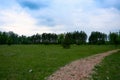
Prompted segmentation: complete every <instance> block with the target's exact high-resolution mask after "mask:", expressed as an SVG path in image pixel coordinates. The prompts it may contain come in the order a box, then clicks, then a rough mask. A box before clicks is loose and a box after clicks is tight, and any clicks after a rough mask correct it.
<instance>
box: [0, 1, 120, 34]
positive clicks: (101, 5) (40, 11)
mask: <svg viewBox="0 0 120 80" xmlns="http://www.w3.org/2000/svg"><path fill="white" fill-rule="evenodd" d="M76 30H78V31H81V30H83V31H85V32H86V33H87V34H89V33H90V32H91V31H101V32H105V33H109V32H110V31H119V30H120V0H0V31H13V32H15V33H17V34H19V35H22V34H23V35H32V34H35V33H40V34H41V33H44V32H47V33H64V32H71V31H76Z"/></svg>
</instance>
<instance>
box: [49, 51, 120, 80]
mask: <svg viewBox="0 0 120 80" xmlns="http://www.w3.org/2000/svg"><path fill="white" fill-rule="evenodd" d="M117 51H119V49H117V50H112V51H108V52H104V53H100V54H96V55H93V56H90V57H87V58H83V59H80V60H77V61H73V62H72V63H70V64H67V65H66V66H64V67H62V68H60V69H59V70H58V71H56V72H55V73H53V74H52V75H51V76H49V77H48V79H47V80H87V79H88V77H89V76H90V74H91V73H92V70H93V69H94V67H95V65H96V64H99V63H100V62H101V61H102V59H103V58H104V57H105V56H108V55H110V54H112V53H115V52H117Z"/></svg>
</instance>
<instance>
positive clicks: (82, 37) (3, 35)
mask: <svg viewBox="0 0 120 80" xmlns="http://www.w3.org/2000/svg"><path fill="white" fill-rule="evenodd" d="M4 44H8V45H12V44H63V46H66V45H71V44H77V45H83V44H92V45H102V44H112V45H113V44H115V45H118V44H120V32H110V33H109V35H107V34H105V33H102V32H98V31H93V32H91V34H90V36H88V35H87V34H86V33H85V32H84V31H74V32H67V33H61V34H56V33H43V34H38V33H37V34H34V35H31V36H25V35H21V36H19V35H18V34H16V33H14V32H12V31H9V32H2V31H0V45H4Z"/></svg>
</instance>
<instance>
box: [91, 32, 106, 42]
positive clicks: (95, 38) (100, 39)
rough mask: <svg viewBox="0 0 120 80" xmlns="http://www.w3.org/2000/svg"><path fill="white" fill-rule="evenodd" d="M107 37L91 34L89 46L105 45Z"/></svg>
mask: <svg viewBox="0 0 120 80" xmlns="http://www.w3.org/2000/svg"><path fill="white" fill-rule="evenodd" d="M106 41H107V35H106V34H104V33H101V32H92V33H91V35H90V37H89V43H90V44H105V42H106Z"/></svg>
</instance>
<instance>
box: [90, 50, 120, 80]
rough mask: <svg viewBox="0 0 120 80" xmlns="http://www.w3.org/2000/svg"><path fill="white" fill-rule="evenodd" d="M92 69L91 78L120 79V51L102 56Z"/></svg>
mask: <svg viewBox="0 0 120 80" xmlns="http://www.w3.org/2000/svg"><path fill="white" fill-rule="evenodd" d="M94 71H95V73H94V74H92V78H91V80H120V51H119V52H117V53H114V54H112V55H110V56H107V57H106V58H104V60H103V61H102V62H101V63H100V64H99V65H97V66H96V67H95V69H94Z"/></svg>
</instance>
